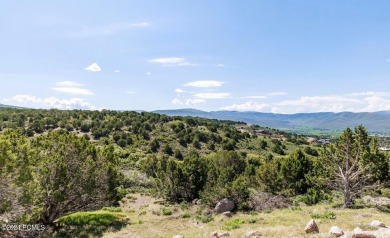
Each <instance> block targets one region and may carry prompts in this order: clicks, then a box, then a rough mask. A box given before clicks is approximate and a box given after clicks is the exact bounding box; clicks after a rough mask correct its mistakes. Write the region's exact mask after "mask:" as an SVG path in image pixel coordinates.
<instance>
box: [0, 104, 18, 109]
mask: <svg viewBox="0 0 390 238" xmlns="http://www.w3.org/2000/svg"><path fill="white" fill-rule="evenodd" d="M0 108H19V109H22V107H17V106H10V105H4V104H1V103H0Z"/></svg>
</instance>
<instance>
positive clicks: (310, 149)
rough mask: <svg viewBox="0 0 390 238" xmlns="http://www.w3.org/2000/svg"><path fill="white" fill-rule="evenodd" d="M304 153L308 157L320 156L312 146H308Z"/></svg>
mask: <svg viewBox="0 0 390 238" xmlns="http://www.w3.org/2000/svg"><path fill="white" fill-rule="evenodd" d="M303 151H304V152H305V153H306V154H308V155H312V156H319V153H318V151H317V150H316V149H314V148H312V147H310V146H306V147H305V148H304V149H303Z"/></svg>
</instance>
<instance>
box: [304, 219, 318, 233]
mask: <svg viewBox="0 0 390 238" xmlns="http://www.w3.org/2000/svg"><path fill="white" fill-rule="evenodd" d="M305 231H306V233H319V232H320V231H319V229H318V226H317V223H316V222H315V221H314V220H313V219H311V220H310V221H309V222H308V223H307V225H306V227H305Z"/></svg>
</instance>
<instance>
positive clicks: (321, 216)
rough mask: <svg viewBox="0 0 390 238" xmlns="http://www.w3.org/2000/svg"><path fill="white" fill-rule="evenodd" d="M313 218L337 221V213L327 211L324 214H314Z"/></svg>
mask: <svg viewBox="0 0 390 238" xmlns="http://www.w3.org/2000/svg"><path fill="white" fill-rule="evenodd" d="M310 217H311V218H313V219H331V220H334V219H336V213H334V212H332V211H325V212H323V213H313V214H311V215H310Z"/></svg>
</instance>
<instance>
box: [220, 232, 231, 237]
mask: <svg viewBox="0 0 390 238" xmlns="http://www.w3.org/2000/svg"><path fill="white" fill-rule="evenodd" d="M221 237H230V233H229V232H223V233H218V238H221Z"/></svg>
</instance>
